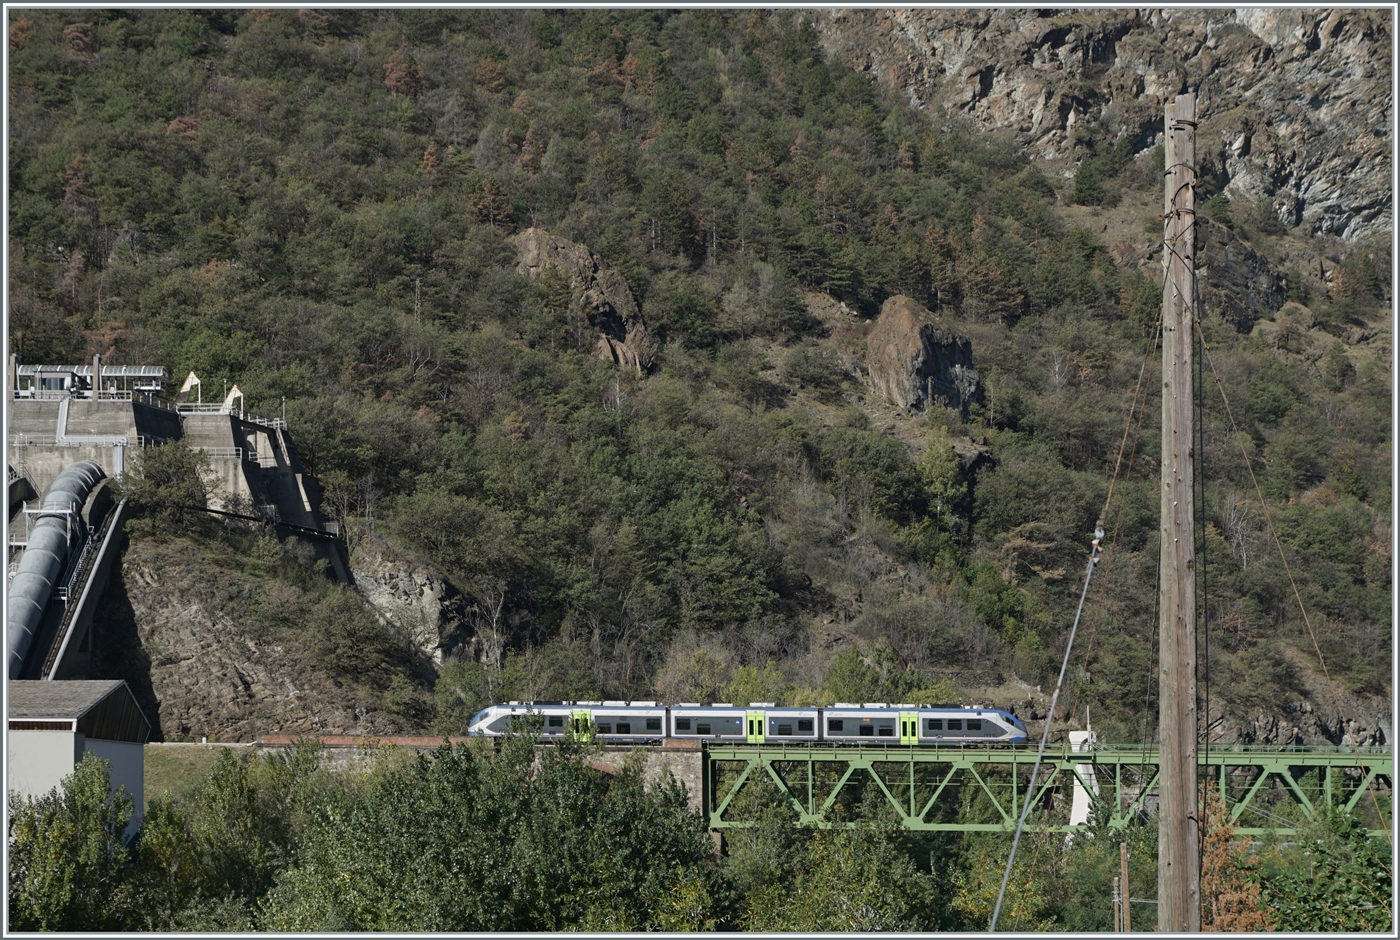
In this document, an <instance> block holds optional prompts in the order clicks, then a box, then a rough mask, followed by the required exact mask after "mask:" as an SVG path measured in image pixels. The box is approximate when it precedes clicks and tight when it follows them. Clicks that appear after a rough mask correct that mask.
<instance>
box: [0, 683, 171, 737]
mask: <svg viewBox="0 0 1400 940" xmlns="http://www.w3.org/2000/svg"><path fill="white" fill-rule="evenodd" d="M6 691H7V693H8V697H9V703H10V711H9V716H8V717H9V724H10V728H11V729H12V730H23V728H22V727H16V725H24V724H32V723H34V722H44V723H46V724H45V725H40V726H39V728H41V729H44V730H55V731H57V730H63V729H62V727H61V725H59V726H53V727H51V728H50V727H47V726H46V725H47V723H50V722H67V723H68V729H69V730H73V731H78V732H81V733H82V734H84V735H86V736H87V737H89V738H96V739H98V740H104V741H133V742H136V743H137V744H145V743H146V739H147V738H149V737H150V735H151V723H150V722H149V721H147V720H146V716H145V715H144V714H142V713H141V706H139V705H137V704H136V697H135V696H134V695H132V694H131V689H129V688H128V687H127V684H126V683H125V682H124V681H122V680H121V679H68V680H57V681H55V680H45V679H32V680H21V679H11V680H10V681H9V682H8V683H7V684H6ZM35 730H38V729H35Z"/></svg>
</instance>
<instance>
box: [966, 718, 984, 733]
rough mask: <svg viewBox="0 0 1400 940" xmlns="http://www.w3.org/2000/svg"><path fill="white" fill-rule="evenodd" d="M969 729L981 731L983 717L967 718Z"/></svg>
mask: <svg viewBox="0 0 1400 940" xmlns="http://www.w3.org/2000/svg"><path fill="white" fill-rule="evenodd" d="M967 730H968V731H981V730H982V719H981V718H969V719H968V720H967Z"/></svg>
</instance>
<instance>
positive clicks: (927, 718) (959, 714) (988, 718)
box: [899, 705, 1026, 744]
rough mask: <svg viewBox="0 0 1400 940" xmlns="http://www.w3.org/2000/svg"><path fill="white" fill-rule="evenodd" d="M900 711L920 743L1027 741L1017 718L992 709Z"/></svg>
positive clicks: (957, 708) (926, 708) (950, 708)
mask: <svg viewBox="0 0 1400 940" xmlns="http://www.w3.org/2000/svg"><path fill="white" fill-rule="evenodd" d="M899 707H900V708H901V709H902V708H904V707H905V706H902V705H901V706H899ZM902 714H903V715H904V719H903V720H904V721H913V722H914V728H913V730H914V732H915V735H916V736H917V738H918V743H920V744H1021V743H1024V742H1025V740H1026V726H1025V725H1023V724H1021V721H1020V719H1018V718H1017V717H1016V716H1015V715H1012V714H1010V713H1008V712H1004V711H1000V710H999V709H995V708H959V707H953V706H946V705H944V706H933V707H928V706H925V707H922V708H918V709H916V710H914V711H913V712H902ZM902 730H904V731H908V730H910V729H909V728H908V727H905V728H904V729H902Z"/></svg>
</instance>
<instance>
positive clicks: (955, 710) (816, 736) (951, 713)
mask: <svg viewBox="0 0 1400 940" xmlns="http://www.w3.org/2000/svg"><path fill="white" fill-rule="evenodd" d="M527 715H530V716H534V718H533V720H532V721H531V722H530V723H529V724H528V725H526V724H524V723H522V721H521V719H522V718H523V717H524V716H527ZM525 729H529V730H532V731H536V732H537V733H539V734H540V735H541V736H542V737H544V738H546V739H558V738H561V737H564V736H566V735H567V736H571V737H574V738H575V739H578V740H588V739H592V738H597V739H599V740H602V741H605V742H616V743H625V742H631V743H653V742H658V741H660V740H662V739H664V738H676V739H682V740H696V739H700V740H709V741H732V742H743V743H749V744H764V743H794V744H800V743H816V742H819V741H820V742H827V743H832V744H856V745H861V744H905V745H921V744H922V745H937V744H964V745H965V744H1020V743H1023V742H1024V741H1025V740H1026V738H1027V734H1026V726H1025V725H1023V724H1022V723H1021V722H1020V720H1019V719H1017V718H1016V716H1015V715H1011V714H1009V713H1007V712H1004V711H1000V710H998V709H994V708H964V707H961V706H953V705H912V704H890V703H887V702H866V703H863V704H857V703H853V702H838V703H836V704H835V705H833V706H829V707H826V708H815V707H807V708H793V707H782V708H780V707H778V706H776V705H775V704H774V703H772V702H751V703H749V705H748V706H738V705H734V704H731V703H729V702H716V703H714V704H712V705H700V704H699V703H696V702H683V703H681V704H679V705H676V706H673V707H670V708H667V707H666V706H664V705H658V704H657V703H656V702H623V701H610V702H603V701H587V702H510V703H508V704H505V705H492V706H490V707H488V708H484V709H482V710H481V711H480V712H479V713H478V714H477V715H476V717H475V718H473V719H472V721H471V723H470V725H469V726H468V729H467V733H468V734H472V735H480V736H484V737H500V736H502V735H506V734H510V733H511V732H512V731H516V732H518V731H521V730H525Z"/></svg>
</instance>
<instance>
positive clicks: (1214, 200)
mask: <svg viewBox="0 0 1400 940" xmlns="http://www.w3.org/2000/svg"><path fill="white" fill-rule="evenodd" d="M1205 212H1206V215H1207V216H1209V217H1210V220H1211V221H1212V222H1215V223H1218V224H1220V225H1223V226H1225V227H1226V228H1234V227H1235V216H1234V213H1232V212H1231V210H1230V197H1229V196H1226V195H1225V194H1224V193H1216V194H1215V195H1214V196H1211V197H1210V198H1209V199H1207V200H1206V204H1205Z"/></svg>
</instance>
